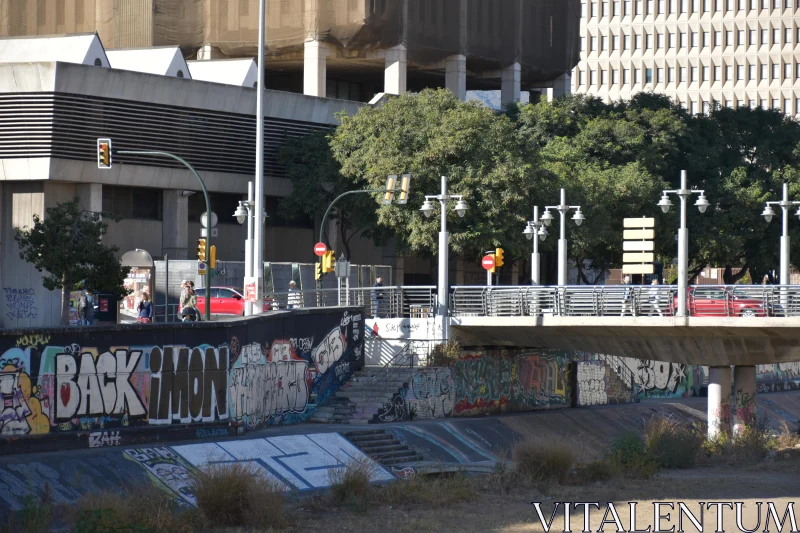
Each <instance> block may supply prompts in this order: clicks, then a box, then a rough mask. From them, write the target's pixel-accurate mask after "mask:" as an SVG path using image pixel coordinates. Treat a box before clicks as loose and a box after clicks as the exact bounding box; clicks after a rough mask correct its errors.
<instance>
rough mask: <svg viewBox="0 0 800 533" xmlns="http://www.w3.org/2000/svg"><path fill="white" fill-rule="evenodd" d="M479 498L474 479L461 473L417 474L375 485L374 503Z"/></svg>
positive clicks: (453, 501)
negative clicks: (379, 485) (409, 477)
mask: <svg viewBox="0 0 800 533" xmlns="http://www.w3.org/2000/svg"><path fill="white" fill-rule="evenodd" d="M477 498H478V488H477V483H476V481H475V479H471V478H468V477H467V476H466V475H464V474H463V473H461V472H456V473H450V474H438V475H428V476H415V477H414V478H412V479H409V480H400V481H396V482H394V483H390V484H388V485H386V486H384V487H376V488H375V491H374V493H373V500H372V501H373V503H375V504H378V505H384V506H391V507H396V506H402V505H413V504H424V505H425V506H427V507H432V508H433V507H446V506H449V505H453V504H456V503H461V502H471V501H473V500H475V499H477Z"/></svg>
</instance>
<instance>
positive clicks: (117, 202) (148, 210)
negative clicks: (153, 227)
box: [103, 185, 241, 220]
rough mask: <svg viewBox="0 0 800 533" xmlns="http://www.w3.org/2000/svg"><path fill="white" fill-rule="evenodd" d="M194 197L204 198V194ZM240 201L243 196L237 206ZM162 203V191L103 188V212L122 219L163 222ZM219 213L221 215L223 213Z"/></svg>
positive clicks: (109, 186) (106, 186)
mask: <svg viewBox="0 0 800 533" xmlns="http://www.w3.org/2000/svg"><path fill="white" fill-rule="evenodd" d="M193 196H199V197H200V198H202V197H203V195H202V194H195V195H193ZM215 196H217V195H216V194H214V195H212V198H213V197H215ZM190 198H191V197H190ZM238 200H241V196H237V204H236V205H238ZM162 201H163V195H162V193H161V189H148V188H145V187H117V186H113V185H104V186H103V211H107V212H109V213H113V214H115V215H117V216H119V217H122V218H141V219H150V220H161V219H162V216H163V203H162ZM212 209H213V206H212ZM233 209H234V210H235V209H236V208H235V207H234V208H233ZM203 211H205V209H203ZM219 212H220V213H221V212H222V211H219ZM231 212H233V211H231ZM198 215H199V214H198Z"/></svg>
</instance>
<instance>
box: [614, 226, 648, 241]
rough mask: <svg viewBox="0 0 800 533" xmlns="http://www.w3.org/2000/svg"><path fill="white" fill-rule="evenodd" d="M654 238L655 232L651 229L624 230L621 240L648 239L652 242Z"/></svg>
mask: <svg viewBox="0 0 800 533" xmlns="http://www.w3.org/2000/svg"><path fill="white" fill-rule="evenodd" d="M655 236H656V232H655V231H654V230H651V229H626V230H625V231H623V232H622V238H623V239H625V240H626V241H627V240H630V239H648V240H652V239H654V238H655Z"/></svg>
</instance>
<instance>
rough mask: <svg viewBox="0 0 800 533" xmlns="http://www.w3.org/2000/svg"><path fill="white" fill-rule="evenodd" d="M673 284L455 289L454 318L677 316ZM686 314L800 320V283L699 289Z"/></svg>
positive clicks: (690, 294)
mask: <svg viewBox="0 0 800 533" xmlns="http://www.w3.org/2000/svg"><path fill="white" fill-rule="evenodd" d="M677 304H678V290H677V288H676V287H674V286H667V285H652V286H631V285H597V286H587V285H577V286H566V287H542V286H521V287H502V286H501V287H484V286H479V287H455V288H454V289H453V291H452V294H451V306H450V314H451V316H498V317H502V316H662V317H663V316H674V315H675V314H676V313H675V312H676V308H677ZM687 305H688V314H689V315H690V316H706V317H734V316H737V317H738V316H740V317H791V316H800V285H766V286H762V285H715V286H709V285H695V286H692V287H689V289H688V298H687Z"/></svg>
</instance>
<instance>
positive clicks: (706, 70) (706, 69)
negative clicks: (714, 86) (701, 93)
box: [701, 66, 711, 81]
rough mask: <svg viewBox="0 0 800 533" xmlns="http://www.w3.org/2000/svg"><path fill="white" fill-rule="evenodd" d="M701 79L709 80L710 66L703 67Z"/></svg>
mask: <svg viewBox="0 0 800 533" xmlns="http://www.w3.org/2000/svg"><path fill="white" fill-rule="evenodd" d="M701 81H711V67H708V66H705V67H703V79H702V80H701Z"/></svg>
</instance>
